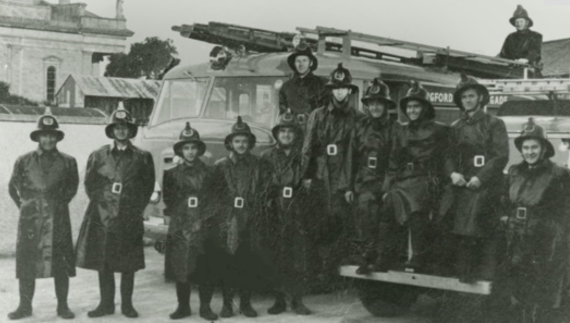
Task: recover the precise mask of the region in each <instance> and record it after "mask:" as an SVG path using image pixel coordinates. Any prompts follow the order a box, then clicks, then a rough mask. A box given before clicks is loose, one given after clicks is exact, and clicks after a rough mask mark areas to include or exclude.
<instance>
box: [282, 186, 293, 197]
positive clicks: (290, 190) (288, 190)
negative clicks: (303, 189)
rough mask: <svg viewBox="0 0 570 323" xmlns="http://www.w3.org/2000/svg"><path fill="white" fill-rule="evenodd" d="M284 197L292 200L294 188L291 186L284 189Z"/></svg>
mask: <svg viewBox="0 0 570 323" xmlns="http://www.w3.org/2000/svg"><path fill="white" fill-rule="evenodd" d="M283 197H285V198H292V197H293V188H292V187H289V186H286V187H283Z"/></svg>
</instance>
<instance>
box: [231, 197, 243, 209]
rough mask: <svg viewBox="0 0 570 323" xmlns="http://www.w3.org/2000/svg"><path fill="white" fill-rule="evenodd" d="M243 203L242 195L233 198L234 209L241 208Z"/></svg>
mask: <svg viewBox="0 0 570 323" xmlns="http://www.w3.org/2000/svg"><path fill="white" fill-rule="evenodd" d="M244 204H245V200H244V199H243V197H236V198H235V199H234V207H235V208H236V209H243V206H244Z"/></svg>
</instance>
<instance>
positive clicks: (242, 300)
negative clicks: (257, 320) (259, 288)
mask: <svg viewBox="0 0 570 323" xmlns="http://www.w3.org/2000/svg"><path fill="white" fill-rule="evenodd" d="M239 309H240V311H241V313H242V314H243V315H245V316H246V317H257V312H256V311H255V310H254V309H253V307H251V292H250V291H246V290H241V291H240V294H239Z"/></svg>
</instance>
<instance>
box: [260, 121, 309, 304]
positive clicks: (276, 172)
mask: <svg viewBox="0 0 570 323" xmlns="http://www.w3.org/2000/svg"><path fill="white" fill-rule="evenodd" d="M272 133H273V137H274V138H275V140H276V141H277V144H276V145H275V146H274V147H272V148H270V149H268V150H266V151H264V152H263V153H262V155H261V160H262V163H263V165H264V168H265V169H267V170H268V172H269V176H267V184H266V187H267V189H266V190H267V192H268V196H267V212H266V213H267V215H265V216H266V217H267V218H268V222H269V226H268V227H271V230H269V232H270V233H271V234H270V236H269V237H268V238H269V239H268V241H269V245H270V248H271V251H272V254H273V255H274V257H273V259H274V265H275V267H277V271H278V273H279V283H280V284H279V286H277V289H278V292H277V293H276V299H275V304H274V305H273V306H272V307H271V308H270V309H269V310H268V313H269V314H280V313H282V312H284V311H285V310H286V309H287V304H286V301H285V296H286V294H288V296H290V297H291V298H292V301H291V309H292V310H293V311H294V312H295V313H296V314H299V315H309V314H310V313H311V311H310V310H309V309H308V308H307V307H306V306H305V305H304V304H303V298H302V297H303V294H304V293H305V288H304V286H305V285H306V284H307V282H308V277H307V275H308V260H309V259H308V254H309V252H308V248H310V245H309V243H308V237H307V230H306V226H307V222H306V217H307V216H308V215H309V213H308V212H307V206H308V205H309V195H308V192H307V190H306V189H305V188H304V187H303V186H302V181H301V146H302V142H303V131H302V129H301V126H300V125H299V123H298V120H297V118H295V115H294V114H292V113H291V110H288V111H287V112H285V113H284V114H282V115H281V116H280V117H279V122H278V124H277V125H276V126H275V127H273V129H272Z"/></svg>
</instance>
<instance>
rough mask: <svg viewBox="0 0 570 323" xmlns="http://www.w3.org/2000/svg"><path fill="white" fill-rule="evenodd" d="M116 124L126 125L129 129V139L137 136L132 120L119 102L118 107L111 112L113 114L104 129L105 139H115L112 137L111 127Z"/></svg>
mask: <svg viewBox="0 0 570 323" xmlns="http://www.w3.org/2000/svg"><path fill="white" fill-rule="evenodd" d="M117 124H126V125H127V126H128V127H129V130H130V133H131V138H134V137H136V136H137V132H138V127H137V125H136V124H134V123H133V118H132V117H131V114H130V113H129V111H127V110H125V107H124V106H123V102H119V107H118V108H117V110H115V111H114V112H113V114H111V117H109V123H108V125H107V127H105V134H106V135H107V137H109V138H111V139H115V136H114V135H113V127H114V126H115V125H117Z"/></svg>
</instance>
